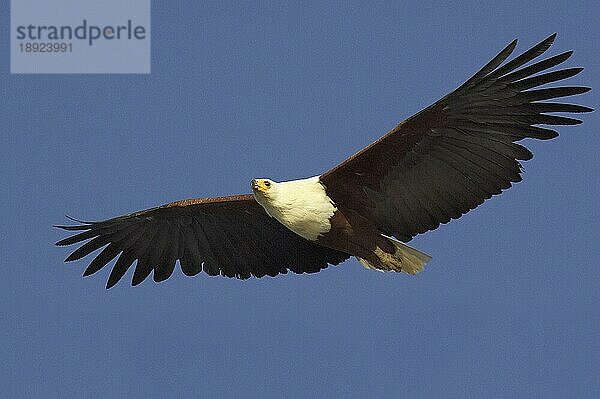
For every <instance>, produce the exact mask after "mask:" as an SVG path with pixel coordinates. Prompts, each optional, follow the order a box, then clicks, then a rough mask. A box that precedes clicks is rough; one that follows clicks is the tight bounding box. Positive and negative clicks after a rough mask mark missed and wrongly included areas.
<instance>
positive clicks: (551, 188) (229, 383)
mask: <svg viewBox="0 0 600 399" xmlns="http://www.w3.org/2000/svg"><path fill="white" fill-rule="evenodd" d="M154 3H155V4H154V7H153V10H152V23H153V25H152V56H153V57H152V73H151V74H150V75H129V76H128V75H70V76H69V75H9V73H8V72H9V55H8V47H7V45H8V37H9V33H8V20H9V19H8V13H7V9H6V7H5V6H4V7H3V9H2V11H1V12H2V16H1V20H0V32H1V36H2V38H3V39H2V47H3V49H2V57H0V73H1V75H0V92H1V93H2V107H0V123H1V126H0V127H1V131H2V133H1V136H0V152H1V153H0V166H1V184H0V195H1V201H2V207H1V209H2V211H1V212H2V215H1V220H2V240H0V249H1V262H2V269H1V271H2V278H1V279H0V304H1V305H0V306H1V315H2V317H1V321H0V326H1V329H0V351H1V360H2V361H1V362H0V386H2V395H6V397H94V398H95V397H98V398H106V397H125V396H127V397H144V398H149V397H176V396H182V397H199V396H201V395H203V396H204V397H215V398H216V397H236V396H237V397H248V398H253V397H256V398H279V397H289V398H301V397H347V398H352V397H355V398H365V397H411V398H421V397H448V398H464V397H543V398H551V397H556V398H564V397H573V398H574V397H577V398H597V397H599V396H600V379H599V378H598V370H599V369H600V306H599V305H600V301H599V299H600V294H599V293H600V269H599V265H598V259H600V249H599V247H600V245H599V243H598V242H599V233H600V227H599V226H600V220H599V219H600V218H599V211H598V198H599V194H600V190H599V183H600V177H599V173H600V161H599V156H598V149H599V148H600V139H599V134H598V130H599V127H600V122H599V118H598V112H596V113H593V114H588V115H584V116H583V119H584V120H585V123H584V124H583V125H580V126H575V127H564V128H561V130H560V131H561V136H560V137H559V138H557V139H555V140H553V141H550V142H528V143H527V145H528V147H529V148H531V149H532V150H533V152H534V153H535V157H534V159H533V160H532V161H529V162H527V163H525V174H524V182H522V183H519V184H517V185H516V187H514V188H513V189H511V190H509V191H507V192H505V193H504V194H503V195H502V196H500V197H496V198H493V199H492V200H491V201H488V202H486V204H485V205H483V206H481V207H480V208H478V209H477V210H475V211H473V212H471V213H469V214H468V215H466V216H463V218H461V219H460V220H457V221H453V222H452V223H450V224H448V225H446V226H443V227H441V228H439V229H438V230H436V231H434V232H430V233H428V234H426V235H423V236H419V237H417V238H416V239H415V240H413V241H412V245H414V246H416V247H417V248H419V249H421V250H423V251H425V252H427V253H429V254H431V255H433V261H432V262H431V263H430V264H429V266H428V268H427V269H426V271H425V272H424V273H421V274H419V275H418V276H416V277H410V276H407V275H400V274H382V273H375V272H372V271H368V270H366V269H364V268H363V267H361V266H360V265H359V264H358V263H357V262H356V261H355V260H350V261H347V262H346V263H344V264H343V265H341V266H339V267H331V268H328V269H327V270H325V271H323V272H321V273H318V274H314V275H300V276H299V275H293V274H290V275H286V276H279V277H277V278H265V279H260V280H259V279H250V280H247V281H239V280H232V279H227V278H217V277H215V278H211V277H208V276H206V275H204V274H200V275H198V276H196V277H194V278H187V277H185V276H183V275H182V274H181V273H180V272H179V271H176V273H174V275H173V277H171V278H170V279H169V280H167V281H166V282H164V283H161V284H155V283H154V282H152V281H151V280H149V281H148V280H147V281H145V282H144V283H143V284H142V285H141V286H139V287H136V288H132V287H130V286H129V284H128V280H130V278H131V272H132V271H131V270H130V272H129V274H128V275H127V276H126V277H125V279H124V280H123V281H121V283H120V284H119V285H117V286H116V287H115V288H113V289H111V290H110V291H106V290H105V289H104V286H105V283H106V279H107V277H108V274H109V270H108V268H107V269H105V270H102V271H101V272H99V273H98V274H96V275H94V276H93V277H89V278H85V279H82V278H81V277H80V276H81V274H82V272H83V270H84V269H85V266H86V263H85V262H84V261H80V262H76V263H70V264H64V263H63V262H62V261H63V259H64V258H65V257H66V256H67V255H68V253H69V249H65V248H57V247H54V245H53V243H54V242H55V241H57V240H59V239H60V238H62V237H64V234H62V233H61V232H60V231H58V230H55V229H53V228H52V227H51V226H52V225H53V224H57V223H64V222H65V219H64V216H63V215H64V214H65V213H68V214H72V215H74V216H76V217H80V218H83V219H91V220H94V219H104V218H107V217H112V216H116V215H119V214H122V213H126V212H130V211H134V210H138V209H143V208H147V207H151V206H154V205H158V204H162V203H165V202H169V201H172V200H178V199H184V198H189V197H203V196H213V195H227V194H235V193H240V192H248V190H249V181H250V179H252V178H253V177H259V176H260V177H263V176H267V177H272V178H273V179H275V180H287V179H295V178H301V177H307V176H312V175H317V174H319V173H321V172H322V171H324V170H327V169H328V168H330V167H332V166H334V165H335V164H336V163H338V162H340V161H342V160H343V159H345V158H346V157H347V156H348V155H350V154H351V153H353V152H355V151H357V150H359V149H360V148H362V147H364V146H365V145H367V144H369V143H370V142H371V141H373V140H374V139H376V138H377V137H379V136H380V135H381V134H383V133H384V132H386V131H387V130H388V129H390V128H391V127H393V126H394V125H395V124H396V123H397V122H399V121H400V120H402V119H404V118H405V117H407V116H410V115H412V114H413V113H414V112H416V111H418V110H420V109H422V108H423V107H425V106H427V105H429V104H430V103H432V102H434V101H435V100H437V99H439V98H440V97H441V96H443V95H445V94H446V93H447V92H449V91H450V90H452V89H454V88H455V87H456V86H458V85H459V84H460V83H462V82H463V81H464V80H465V79H466V78H468V77H469V76H470V75H471V74H472V73H473V72H475V71H476V70H477V69H478V68H479V67H480V66H481V65H483V64H484V63H486V62H487V61H488V60H489V59H490V58H491V57H492V56H493V55H495V54H496V52H497V51H499V50H500V49H501V48H502V47H504V46H505V45H506V44H507V43H508V42H510V41H511V40H512V39H513V38H515V37H518V38H519V39H520V43H519V47H518V49H519V50H524V49H526V48H528V47H530V46H531V45H533V44H535V43H537V42H538V41H540V40H542V39H543V38H545V37H546V36H548V35H549V34H551V33H552V32H555V31H556V32H558V33H559V34H558V38H557V42H556V44H555V46H554V47H553V48H552V50H551V51H550V54H557V53H558V52H562V51H566V50H569V49H574V50H575V55H574V56H573V57H572V59H571V60H569V61H568V65H570V66H584V67H585V68H586V70H585V71H584V72H583V73H582V74H581V75H580V76H578V77H576V78H575V79H573V81H574V82H577V83H578V84H583V85H588V86H592V87H593V88H594V89H595V91H592V92H590V93H588V94H587V95H585V96H582V97H581V98H580V99H579V103H582V104H584V105H588V106H591V107H594V108H598V104H599V101H598V100H599V98H598V93H599V92H600V58H599V57H598V43H600V29H599V28H598V25H597V24H598V17H599V16H600V6H599V5H598V2H597V1H587V2H586V1H581V2H567V1H551V0H550V1H548V0H546V1H531V2H527V1H508V2H497V1H494V2H482V1H479V0H478V1H461V2H457V3H454V4H452V3H449V2H430V1H419V2H414V3H413V2H399V1H389V2H374V3H373V2H323V5H315V4H316V2H313V3H311V4H309V3H301V2H294V4H293V5H291V4H290V5H283V4H282V3H281V2H272V3H269V4H267V3H263V4H262V5H261V6H257V5H256V4H252V5H250V4H248V5H246V6H242V5H237V4H236V5H231V4H230V5H224V4H221V2H214V4H218V5H212V6H211V5H207V4H205V3H206V2H192V1H186V2H170V3H167V2H160V3H159V2H158V1H155V2H154ZM325 4H326V5H325ZM367 4H368V5H367ZM88 260H89V259H88Z"/></svg>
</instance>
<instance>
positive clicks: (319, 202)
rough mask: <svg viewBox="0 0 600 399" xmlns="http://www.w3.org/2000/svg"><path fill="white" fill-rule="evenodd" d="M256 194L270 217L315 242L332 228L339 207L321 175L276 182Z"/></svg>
mask: <svg viewBox="0 0 600 399" xmlns="http://www.w3.org/2000/svg"><path fill="white" fill-rule="evenodd" d="M254 197H255V198H256V200H257V201H258V203H259V204H261V205H262V206H263V208H265V211H267V213H268V214H269V215H270V216H272V217H274V218H275V219H277V220H279V222H281V224H283V225H284V226H286V227H287V228H288V229H290V230H292V231H293V232H294V233H296V234H298V235H299V236H301V237H304V238H306V239H307V240H311V241H315V240H316V239H317V237H318V236H319V235H320V234H324V233H327V232H328V231H329V230H330V229H331V225H330V223H329V218H330V217H331V216H333V214H334V212H335V211H336V210H337V208H336V207H335V205H334V204H333V202H332V201H331V199H330V198H329V197H328V196H327V193H326V192H325V187H324V186H323V185H322V184H321V182H320V181H319V176H315V177H310V178H308V179H302V180H292V181H287V182H281V183H274V184H272V186H271V188H270V189H269V190H268V191H267V192H266V193H264V194H262V193H255V195H254Z"/></svg>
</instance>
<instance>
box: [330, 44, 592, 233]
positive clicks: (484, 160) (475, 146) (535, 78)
mask: <svg viewBox="0 0 600 399" xmlns="http://www.w3.org/2000/svg"><path fill="white" fill-rule="evenodd" d="M555 36H556V34H554V35H552V36H550V37H548V38H547V39H545V40H544V41H542V42H541V43H539V44H537V45H536V46H534V47H533V48H531V49H530V50H528V51H526V52H524V53H523V54H521V55H519V56H518V57H515V58H514V59H512V60H511V61H509V62H507V63H505V64H504V65H502V66H501V64H502V63H503V62H504V60H506V59H507V58H508V57H509V55H510V54H511V53H512V52H513V50H514V48H515V46H516V44H517V41H516V40H515V41H513V42H512V43H510V44H509V45H508V46H507V47H506V48H505V49H504V50H502V51H501V52H500V53H499V54H498V55H497V56H496V57H494V59H492V60H491V61H490V62H489V63H488V64H487V65H485V66H484V67H483V68H482V69H481V70H480V71H479V72H477V73H476V74H475V75H474V76H473V77H471V78H470V79H469V80H468V81H467V82H465V83H464V84H463V85H462V86H460V87H459V88H458V89H456V90H455V91H453V92H452V93H450V94H449V95H447V96H446V97H444V98H442V99H441V100H439V101H438V102H436V103H435V104H433V105H431V106H430V107H428V108H426V109H424V110H423V111H421V112H419V113H417V114H416V115H414V116H412V117H410V118H408V119H406V120H405V121H404V122H402V123H400V124H399V125H398V126H396V127H395V128H394V129H392V130H391V131H390V132H389V133H387V134H386V135H385V136H383V137H381V138H380V139H379V140H377V141H375V142H374V143H372V144H371V145H369V146H368V147H366V148H365V149H363V150H362V151H360V152H358V153H357V154H355V155H353V156H352V157H350V158H348V159H347V160H346V161H344V162H342V163H341V164H340V165H338V166H336V167H335V168H333V169H331V170H329V171H328V172H326V173H324V174H323V175H322V176H321V182H322V183H323V184H324V185H325V186H326V188H327V195H329V196H330V197H331V198H332V199H333V200H334V201H335V202H336V203H337V206H338V207H341V208H347V209H352V210H354V211H358V212H360V213H362V214H363V216H365V217H368V218H369V219H371V220H372V221H373V222H374V223H375V224H376V225H377V227H378V228H379V229H380V230H381V231H382V232H384V233H386V234H388V235H394V236H396V237H397V238H399V239H401V240H403V241H408V240H410V239H411V238H412V237H413V236H415V235H416V234H419V233H423V232H425V231H428V230H433V229H435V228H437V227H438V226H439V225H440V223H447V222H448V221H450V219H456V218H458V217H460V216H461V215H463V214H465V213H466V212H468V211H469V210H471V209H473V208H475V207H477V206H478V205H480V204H481V203H483V201H484V200H485V199H487V198H490V197H491V196H492V195H495V194H499V193H500V192H501V191H502V190H504V189H507V188H509V187H510V186H511V184H512V183H513V182H518V181H520V180H521V176H520V173H521V164H520V163H519V160H528V159H531V157H532V154H531V152H529V150H527V149H526V148H525V147H523V146H521V145H518V144H515V142H516V141H519V140H522V139H524V138H535V139H541V140H546V139H551V138H554V137H556V136H557V135H558V133H557V132H556V131H554V130H551V129H548V128H542V127H539V126H535V125H540V124H541V125H575V124H579V123H581V121H580V120H577V119H572V118H568V117H564V116H557V115H549V114H551V113H555V112H576V113H579V112H590V111H592V109H591V108H587V107H583V106H580V105H572V104H564V103H555V102H543V100H551V99H555V98H559V97H565V96H571V95H575V94H581V93H585V92H587V91H588V90H590V89H589V88H587V87H578V86H565V87H552V88H542V89H535V88H537V87H538V86H542V85H545V84H547V83H551V82H556V81H559V80H562V79H566V78H569V77H572V76H574V75H576V74H578V73H579V72H581V70H582V68H566V69H561V70H556V71H552V72H548V71H547V70H548V69H550V68H552V67H554V66H556V65H559V64H560V63H562V62H564V61H565V60H567V59H568V58H569V57H570V56H571V54H572V51H567V52H565V53H562V54H559V55H556V56H553V57H550V58H547V59H545V60H542V61H538V62H536V63H533V64H531V65H528V66H526V67H523V68H521V69H518V68H520V67H521V66H523V65H524V64H526V63H528V62H530V61H532V60H534V59H535V58H536V57H538V56H540V55H541V54H542V53H544V52H545V51H546V50H547V49H548V48H549V47H550V46H551V44H552V43H553V41H554V39H555ZM540 72H543V73H541V74H538V73H540ZM532 89H535V90H532Z"/></svg>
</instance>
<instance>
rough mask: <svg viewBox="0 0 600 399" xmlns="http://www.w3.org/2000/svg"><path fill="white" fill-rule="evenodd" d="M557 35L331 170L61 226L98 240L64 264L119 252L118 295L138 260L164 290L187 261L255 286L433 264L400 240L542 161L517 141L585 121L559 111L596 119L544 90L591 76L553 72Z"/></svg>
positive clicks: (497, 64) (94, 266)
mask: <svg viewBox="0 0 600 399" xmlns="http://www.w3.org/2000/svg"><path fill="white" fill-rule="evenodd" d="M555 37H556V34H553V35H551V36H550V37H548V38H547V39H545V40H543V41H542V42H540V43H539V44H537V45H535V46H534V47H532V48H531V49H530V50H527V51H525V52H524V53H523V54H521V55H519V56H517V57H514V58H513V59H512V60H510V61H508V62H506V63H504V61H505V60H506V59H507V58H508V57H509V56H510V54H511V53H512V52H513V50H514V48H515V46H516V43H517V41H516V40H514V41H513V42H511V43H510V44H509V45H508V46H506V48H504V49H503V50H502V51H501V52H500V53H499V54H498V55H497V56H495V57H494V58H493V59H492V60H491V61H490V62H489V63H487V64H486V65H485V66H484V67H483V68H482V69H481V70H479V72H477V73H476V74H475V75H473V76H472V77H471V78H470V79H468V80H467V81H466V82H465V83H464V84H463V85H461V86H460V87H459V88H458V89H456V90H454V91H453V92H451V93H450V94H448V95H447V96H445V97H443V98H442V99H441V100H439V101H437V102H436V103H434V104H433V105H431V106H429V107H427V108H425V109H424V110H422V111H421V112H419V113H417V114H415V115H413V116H411V117H410V118H408V119H406V120H405V121H403V122H401V123H400V124H399V125H397V126H396V127H394V128H393V129H392V130H391V131H389V132H388V133H387V134H385V135H384V136H383V137H381V138H380V139H378V140H377V141H375V142H374V143H372V144H371V145H369V146H367V147H366V148H364V149H362V150H361V151H359V152H357V153H356V154H354V155H353V156H351V157H350V158H348V159H346V160H345V161H343V162H342V163H341V164H339V165H337V166H336V167H334V168H333V169H331V170H329V171H327V172H325V173H323V174H321V175H320V176H315V177H311V178H308V179H302V180H293V181H286V182H275V181H272V180H269V179H254V180H252V182H251V187H252V191H253V193H252V194H246V195H237V196H230V197H217V198H200V199H188V200H183V201H177V202H172V203H170V204H166V205H163V206H159V207H156V208H152V209H147V210H143V211H139V212H134V213H131V214H128V215H124V216H119V217H115V218H112V219H108V220H103V221H97V222H82V221H79V220H76V219H73V220H74V221H76V222H78V223H79V224H77V225H70V226H56V227H59V228H61V229H64V230H69V231H73V232H75V233H74V235H72V236H70V237H67V238H65V239H62V240H60V241H58V242H57V243H56V244H57V245H71V244H77V243H82V242H83V241H86V240H87V242H85V243H83V244H81V246H79V247H78V248H77V249H76V250H75V251H74V252H73V253H71V254H70V255H69V256H68V257H67V258H66V260H65V261H74V260H77V259H80V258H82V257H84V256H87V255H89V254H91V253H92V252H94V251H96V250H99V249H100V248H102V247H104V248H103V249H102V250H101V251H100V252H99V253H98V254H97V255H96V256H95V257H94V258H93V260H92V261H91V262H90V264H89V266H88V267H87V268H86V270H85V272H84V276H87V275H90V274H93V273H96V272H97V271H99V270H100V269H102V268H103V267H104V266H106V265H107V264H108V263H110V261H111V260H113V259H114V258H116V257H117V256H118V259H117V260H116V262H115V263H114V266H113V268H112V271H111V273H110V276H109V278H108V283H107V288H110V287H112V286H113V285H115V284H116V283H117V282H118V281H119V280H120V279H121V278H122V277H123V276H124V275H125V273H126V272H127V270H128V269H129V268H130V266H131V265H132V264H133V263H134V262H136V261H137V263H136V266H135V270H134V273H133V278H132V285H137V284H139V283H141V282H142V281H143V280H144V279H145V278H146V277H148V276H149V275H150V273H152V272H153V278H154V281H156V282H159V281H163V280H165V279H167V278H168V277H169V276H171V274H172V273H173V270H174V268H175V265H176V262H177V261H179V264H180V266H181V270H182V271H183V273H185V274H186V275H188V276H193V275H196V274H198V273H200V272H201V271H203V270H204V272H206V273H207V274H208V275H211V276H216V275H222V276H227V277H236V278H240V279H246V278H249V277H250V276H255V277H263V276H265V275H268V276H275V275H277V274H280V273H287V272H288V270H291V271H293V272H294V273H313V272H318V271H320V270H321V269H324V268H326V267H327V266H328V265H330V264H331V265H337V264H339V263H341V262H343V261H344V260H346V259H348V258H349V257H350V256H355V257H356V258H358V260H359V261H360V262H361V263H362V264H363V265H364V266H366V267H368V268H370V269H374V270H379V271H394V272H405V273H409V274H415V273H417V272H419V271H421V270H422V269H423V266H424V265H425V264H426V263H427V262H428V261H429V260H430V259H431V258H430V257H429V256H428V255H426V254H424V253H422V252H420V251H418V250H416V249H414V248H411V247H409V246H408V245H406V244H404V243H403V242H407V241H409V240H410V239H411V238H412V237H413V236H415V235H417V234H420V233H423V232H426V231H428V230H433V229H435V228H437V227H438V226H439V225H440V224H443V223H447V222H449V221H450V220H451V219H457V218H459V217H460V216H461V215H463V214H465V213H466V212H468V211H469V210H471V209H474V208H475V207H477V206H478V205H480V204H482V203H483V202H484V200H486V199H488V198H490V197H491V196H493V195H496V194H500V193H501V192H502V190H504V189H507V188H509V187H511V185H512V183H514V182H518V181H520V180H521V164H520V163H519V161H522V160H529V159H531V158H532V154H531V152H530V151H529V150H528V149H526V148H525V147H523V146H521V145H519V144H516V142H517V141H520V140H522V139H525V138H533V139H540V140H547V139H551V138H554V137H556V136H557V135H558V133H557V132H556V131H555V130H552V129H549V128H547V127H540V126H537V125H575V124H579V123H581V121H580V120H578V119H573V118H569V117H565V116H559V115H554V113H556V112H563V113H565V112H567V113H582V112H590V111H592V109H591V108H588V107H584V106H581V105H574V104H565V103H561V102H548V101H545V100H551V99H555V98H559V97H565V96H572V95H577V94H582V93H585V92H587V91H588V90H590V88H588V87H580V86H560V87H550V88H548V87H545V88H538V86H542V85H545V84H547V83H552V82H557V81H559V80H563V79H566V78H570V77H572V76H575V75H577V74H578V73H579V72H581V70H582V68H565V69H558V70H553V71H548V70H549V69H551V68H553V67H555V66H557V65H559V64H561V63H563V62H564V61H566V60H567V59H568V58H569V57H570V56H571V54H572V51H567V52H564V53H561V54H558V55H555V56H552V57H549V58H546V59H543V60H539V61H535V62H533V63H530V61H533V60H534V59H536V58H538V57H540V56H541V55H542V54H543V53H544V52H545V51H546V50H548V48H549V47H550V46H551V45H552V43H553V42H554V39H555ZM528 63H529V64H528ZM525 64H528V65H525ZM524 65H525V66H524ZM394 237H395V238H394Z"/></svg>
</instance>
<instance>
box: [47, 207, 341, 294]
mask: <svg viewBox="0 0 600 399" xmlns="http://www.w3.org/2000/svg"><path fill="white" fill-rule="evenodd" d="M81 223H82V224H81V225H76V226H56V227H59V228H62V229H65V230H70V231H78V233H77V234H76V235H73V236H71V237H68V238H65V239H63V240H61V241H59V242H57V243H56V245H71V244H76V243H80V242H83V241H85V240H89V241H87V242H86V243H84V244H83V245H81V246H80V247H79V248H77V249H76V250H75V251H74V252H73V253H71V255H69V256H68V257H67V259H65V261H66V262H68V261H73V260H77V259H81V258H82V257H84V256H86V255H89V254H90V253H92V252H93V251H95V250H97V249H100V248H102V247H104V249H103V250H102V251H101V252H100V253H99V254H98V255H96V257H95V258H94V259H93V260H92V261H91V263H90V265H89V266H88V267H87V269H86V270H85V272H84V276H87V275H90V274H93V273H96V272H97V271H98V270H100V269H102V268H103V267H104V266H106V265H107V264H108V263H109V262H110V261H111V260H113V259H114V258H115V257H117V255H119V257H118V259H117V261H116V263H115V264H114V266H113V269H112V272H111V273H110V277H109V279H108V283H107V285H106V288H110V287H112V286H113V285H115V284H116V283H117V282H118V281H119V280H120V279H121V278H122V277H123V275H125V273H126V272H127V270H128V269H129V267H130V266H131V265H132V264H133V263H134V262H135V261H136V260H137V264H136V266H135V271H134V274H133V280H132V285H137V284H139V283H141V282H142V281H143V280H144V279H145V278H146V277H148V276H149V275H150V273H152V272H153V271H154V281H156V282H158V281H163V280H166V279H167V278H169V277H170V276H171V274H172V273H173V270H174V268H175V262H176V261H177V260H179V263H180V265H181V270H182V271H183V273H185V274H186V275H188V276H193V275H196V274H198V273H200V272H201V271H202V270H204V271H205V272H206V273H207V274H209V275H211V276H216V275H222V276H227V277H237V278H241V279H246V278H249V277H250V276H256V277H262V276H265V275H268V276H276V275H277V274H280V273H287V272H288V270H291V271H293V272H294V273H314V272H318V271H319V270H321V269H324V268H326V267H327V265H328V264H333V265H337V264H339V263H341V262H343V261H344V260H346V259H348V257H349V256H348V255H347V254H345V253H343V252H338V251H335V250H332V249H328V248H325V247H322V246H319V245H317V244H315V243H313V242H310V241H308V240H305V239H304V238H302V237H300V236H298V235H297V234H295V233H293V232H292V231H290V230H288V229H287V228H285V227H284V226H283V225H282V224H280V223H279V222H278V221H277V220H275V219H273V218H271V217H269V216H268V215H267V214H266V213H265V211H264V209H263V208H262V207H261V206H260V205H259V204H258V203H257V202H256V201H255V200H254V197H253V196H252V195H240V196H233V197H220V198H202V199H192V200H184V201H179V202H173V203H170V204H167V205H163V206H161V207H158V208H153V209H148V210H145V211H140V212H135V213H132V214H129V215H124V216H119V217H116V218H113V219H109V220H104V221H101V222H81Z"/></svg>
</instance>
